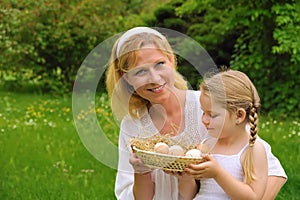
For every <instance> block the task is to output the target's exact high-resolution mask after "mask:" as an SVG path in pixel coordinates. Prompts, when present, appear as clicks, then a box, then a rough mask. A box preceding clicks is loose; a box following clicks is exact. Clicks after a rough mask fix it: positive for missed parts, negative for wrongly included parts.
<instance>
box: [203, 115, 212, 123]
mask: <svg viewBox="0 0 300 200" xmlns="http://www.w3.org/2000/svg"><path fill="white" fill-rule="evenodd" d="M209 120H210V118H209V116H207V115H205V114H203V115H202V123H203V124H204V125H209Z"/></svg>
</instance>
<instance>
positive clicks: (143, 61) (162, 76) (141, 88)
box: [125, 45, 175, 104]
mask: <svg viewBox="0 0 300 200" xmlns="http://www.w3.org/2000/svg"><path fill="white" fill-rule="evenodd" d="M137 58H138V60H137V65H136V66H134V67H131V69H130V70H129V71H128V72H127V73H126V74H125V79H126V81H127V82H128V83H129V84H130V85H132V86H133V88H134V89H135V91H136V92H137V94H138V95H140V96H141V97H143V98H145V99H147V100H149V101H150V102H151V103H152V104H153V103H161V101H164V100H166V98H168V97H169V95H170V92H171V91H172V90H173V88H174V83H175V78H174V61H173V60H170V57H168V56H167V55H165V54H163V53H162V52H161V51H160V50H159V49H157V48H156V47H155V46H154V45H147V46H145V47H143V48H142V49H140V50H138V52H137Z"/></svg>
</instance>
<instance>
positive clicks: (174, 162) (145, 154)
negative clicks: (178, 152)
mask: <svg viewBox="0 0 300 200" xmlns="http://www.w3.org/2000/svg"><path fill="white" fill-rule="evenodd" d="M132 149H133V151H134V152H135V153H136V154H137V156H138V157H139V158H141V159H142V161H143V163H144V165H145V166H147V167H150V168H155V169H162V170H166V171H173V172H182V171H183V170H184V169H185V167H186V166H187V165H188V164H190V163H193V164H197V163H201V162H204V159H203V158H190V157H186V156H174V155H168V154H161V153H155V152H151V151H144V150H140V149H138V148H136V147H135V146H133V147H132Z"/></svg>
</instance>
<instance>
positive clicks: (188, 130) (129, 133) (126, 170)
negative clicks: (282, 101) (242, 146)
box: [115, 90, 286, 200]
mask: <svg viewBox="0 0 300 200" xmlns="http://www.w3.org/2000/svg"><path fill="white" fill-rule="evenodd" d="M199 98H200V92H199V91H191V90H188V91H187V93H186V103H185V129H184V131H183V132H182V133H180V134H178V135H176V136H174V137H173V138H174V139H176V140H178V141H180V143H184V144H186V145H197V144H199V143H200V142H201V140H202V139H203V138H204V136H205V134H206V129H205V127H204V126H203V124H202V122H201V117H202V110H201V107H200V101H199ZM156 134H159V131H158V130H157V129H156V127H155V125H154V124H153V122H152V120H151V117H150V115H149V114H148V113H145V114H144V115H143V116H142V117H141V119H132V118H131V117H130V116H129V115H127V116H126V117H124V119H123V120H122V122H121V127H120V136H119V162H118V173H117V177H116V182H115V195H116V197H117V199H120V200H133V199H134V196H133V191H132V189H133V182H134V170H133V167H132V166H131V164H130V163H129V158H130V155H131V148H130V145H129V139H130V138H132V137H151V136H153V135H156ZM263 144H264V146H265V148H266V153H267V157H268V164H269V170H268V171H269V176H270V175H273V176H283V177H286V174H285V172H284V170H283V168H282V166H281V164H280V162H279V161H278V159H277V158H276V157H275V156H274V155H273V154H272V153H271V147H270V145H268V144H267V143H266V142H265V141H263ZM152 178H153V182H154V183H155V196H154V198H153V199H155V200H162V199H168V200H178V199H180V198H179V195H178V180H177V178H176V177H175V176H172V175H169V174H166V173H164V172H163V171H161V170H153V171H152Z"/></svg>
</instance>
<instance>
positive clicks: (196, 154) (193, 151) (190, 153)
mask: <svg viewBox="0 0 300 200" xmlns="http://www.w3.org/2000/svg"><path fill="white" fill-rule="evenodd" d="M185 156H187V157H191V158H200V157H201V151H200V150H199V149H191V150H189V151H188V152H186V154H185Z"/></svg>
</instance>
